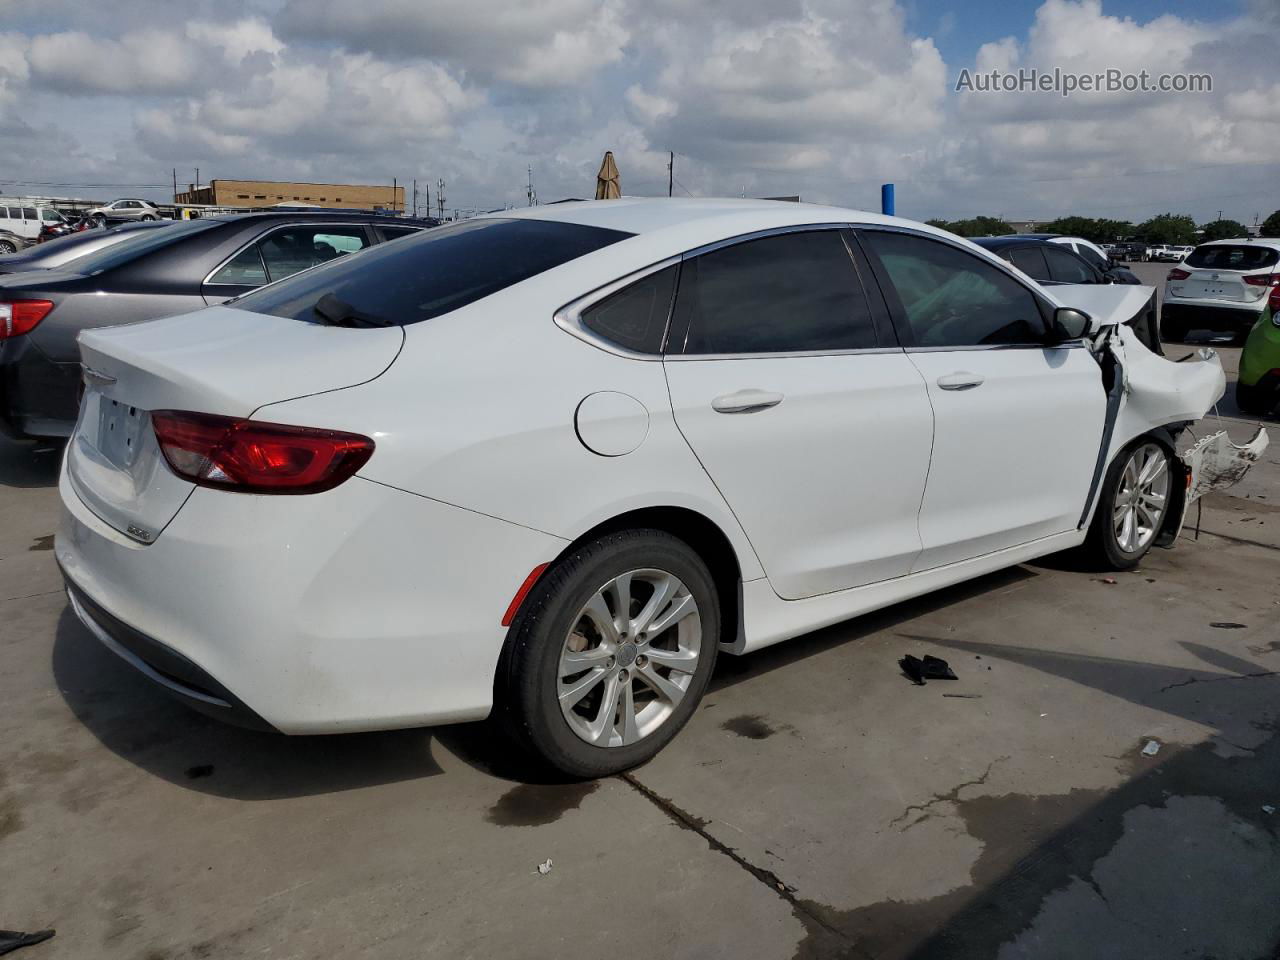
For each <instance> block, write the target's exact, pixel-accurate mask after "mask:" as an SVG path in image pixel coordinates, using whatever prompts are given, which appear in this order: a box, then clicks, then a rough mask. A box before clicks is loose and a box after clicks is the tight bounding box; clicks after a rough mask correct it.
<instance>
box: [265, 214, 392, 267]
mask: <svg viewBox="0 0 1280 960" xmlns="http://www.w3.org/2000/svg"><path fill="white" fill-rule="evenodd" d="M257 246H258V248H259V250H260V251H261V252H262V261H263V263H264V264H265V265H266V269H267V276H268V277H269V278H270V279H271V280H273V281H275V280H283V279H284V278H285V277H291V276H293V275H294V274H295V273H299V272H301V271H303V270H309V269H311V268H312V267H316V266H319V265H320V264H322V263H328V262H329V261H330V260H336V259H338V257H341V256H345V255H346V254H349V253H355V252H356V251H358V250H363V249H364V248H365V247H367V246H369V237H368V234H366V233H365V230H364V227H362V226H359V225H358V224H357V225H352V226H349V227H344V226H314V227H312V226H298V227H286V228H285V229H283V230H276V231H275V232H273V233H271V234H268V235H267V236H266V237H264V238H263V239H262V240H260V241H258V244H257Z"/></svg>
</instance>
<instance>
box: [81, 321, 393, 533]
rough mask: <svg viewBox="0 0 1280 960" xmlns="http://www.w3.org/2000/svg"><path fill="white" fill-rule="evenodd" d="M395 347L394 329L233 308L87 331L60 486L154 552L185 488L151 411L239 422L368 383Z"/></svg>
mask: <svg viewBox="0 0 1280 960" xmlns="http://www.w3.org/2000/svg"><path fill="white" fill-rule="evenodd" d="M403 343H404V330H403V328H400V327H387V328H384V329H358V330H357V329H350V328H342V327H325V326H318V325H314V324H309V323H300V322H298V321H296V320H291V319H286V318H283V317H274V316H268V315H265V314H259V313H250V312H248V311H245V310H236V309H233V308H230V307H211V308H209V309H207V310H201V311H199V312H197V313H191V314H186V315H184V316H180V317H171V318H169V319H166V320H154V321H151V322H148V323H138V324H129V325H126V326H120V327H105V328H102V329H98V330H92V331H86V332H85V333H83V334H81V336H80V353H81V359H82V365H83V367H84V379H85V391H84V397H83V399H82V401H81V404H80V418H79V421H78V422H77V424H76V429H75V432H74V433H73V434H72V437H71V441H70V443H69V444H68V447H67V466H66V469H67V476H68V479H69V480H70V482H71V486H72V488H73V489H74V490H75V492H76V494H77V495H78V496H79V497H80V499H81V500H82V501H83V502H84V504H85V506H87V507H88V508H89V509H90V510H92V511H93V512H94V513H95V514H97V516H98V517H100V518H101V519H102V520H103V521H105V522H106V523H108V524H110V525H111V526H112V527H114V528H115V529H116V530H119V531H120V532H121V533H124V534H126V535H127V536H129V537H132V538H133V539H134V540H137V541H138V542H140V543H151V542H153V541H154V540H155V539H156V537H158V536H159V535H160V533H161V531H163V530H164V528H165V526H166V525H167V524H168V523H169V521H170V520H172V519H173V517H174V516H175V515H176V514H177V512H178V510H179V508H181V506H182V504H183V503H184V502H185V501H186V498H187V496H188V495H189V494H190V492H191V490H192V489H193V488H194V485H193V484H191V483H190V482H188V481H186V480H183V479H181V478H180V477H178V476H177V475H176V474H174V473H173V471H172V470H170V469H169V466H168V464H167V463H166V462H165V459H164V455H163V454H162V453H161V451H160V446H159V444H158V442H157V441H156V436H155V431H154V430H153V429H152V427H151V411H153V410H192V411H197V412H200V413H216V414H222V415H224V416H231V417H248V416H250V415H251V414H252V413H253V411H254V410H256V409H257V408H258V407H261V406H263V405H264V404H268V403H275V402H278V401H281V400H290V399H295V398H298V397H303V396H308V395H310V394H315V393H326V392H329V391H332V390H340V389H343V388H344V387H350V386H355V385H357V384H360V383H365V382H367V381H369V380H372V379H374V378H375V377H378V376H380V375H381V374H382V373H383V372H384V371H385V370H386V369H387V368H388V367H390V366H391V363H392V362H393V361H394V360H395V358H396V356H397V355H398V354H399V352H400V348H401V346H402V345H403ZM238 495H239V496H244V494H238Z"/></svg>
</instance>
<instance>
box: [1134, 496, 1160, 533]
mask: <svg viewBox="0 0 1280 960" xmlns="http://www.w3.org/2000/svg"><path fill="white" fill-rule="evenodd" d="M1136 506H1137V508H1138V513H1139V514H1141V515H1142V519H1143V520H1144V521H1145V522H1146V525H1147V528H1148V529H1152V530H1154V529H1155V525H1156V520H1157V519H1159V511H1155V510H1152V509H1151V508H1150V507H1148V506H1147V504H1146V502H1145V501H1141V500H1140V501H1138V503H1137V504H1136Z"/></svg>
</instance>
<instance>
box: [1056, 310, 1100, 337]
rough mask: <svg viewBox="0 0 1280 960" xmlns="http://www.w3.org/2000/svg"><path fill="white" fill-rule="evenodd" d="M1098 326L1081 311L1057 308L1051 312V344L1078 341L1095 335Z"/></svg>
mask: <svg viewBox="0 0 1280 960" xmlns="http://www.w3.org/2000/svg"><path fill="white" fill-rule="evenodd" d="M1097 331H1098V326H1097V324H1095V323H1094V322H1093V317H1091V316H1089V315H1088V314H1087V313H1085V312H1084V311H1083V310H1076V309H1075V308H1074V307H1059V308H1058V309H1057V310H1055V311H1053V323H1052V324H1051V329H1050V331H1049V337H1050V340H1051V341H1052V342H1053V343H1065V342H1066V341H1068V340H1080V339H1082V338H1084V337H1088V336H1092V335H1093V334H1094V333H1097Z"/></svg>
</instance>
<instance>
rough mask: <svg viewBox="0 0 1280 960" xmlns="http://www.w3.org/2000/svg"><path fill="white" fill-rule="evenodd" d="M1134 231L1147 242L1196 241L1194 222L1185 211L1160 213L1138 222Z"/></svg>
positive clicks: (1182, 243)
mask: <svg viewBox="0 0 1280 960" xmlns="http://www.w3.org/2000/svg"><path fill="white" fill-rule="evenodd" d="M1134 233H1135V234H1136V235H1137V237H1138V239H1140V240H1145V241H1146V242H1147V243H1170V244H1174V245H1175V246H1185V245H1187V244H1192V243H1195V242H1196V222H1195V221H1194V220H1193V219H1191V217H1189V216H1187V215H1186V214H1185V213H1162V214H1160V215H1159V216H1158V217H1152V218H1151V219H1150V220H1147V221H1145V222H1144V223H1140V224H1138V226H1137V227H1136V228H1134Z"/></svg>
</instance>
